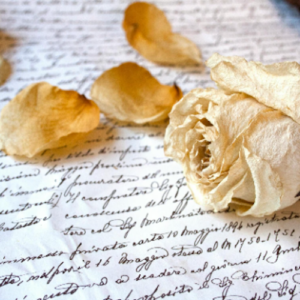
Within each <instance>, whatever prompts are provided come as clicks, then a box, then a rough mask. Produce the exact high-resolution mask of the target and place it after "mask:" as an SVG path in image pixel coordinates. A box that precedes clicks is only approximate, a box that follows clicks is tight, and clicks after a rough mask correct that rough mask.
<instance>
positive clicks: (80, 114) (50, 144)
mask: <svg viewBox="0 0 300 300" xmlns="http://www.w3.org/2000/svg"><path fill="white" fill-rule="evenodd" d="M99 114H100V111H99V108H98V107H97V105H96V104H95V103H94V102H93V101H90V100H87V99H86V98H85V97H84V96H83V95H80V94H78V93H77V92H75V91H64V90H61V89H59V88H58V87H55V86H52V85H50V84H49V83H46V82H40V83H35V84H32V85H30V86H28V87H26V88H25V89H24V90H22V91H21V92H20V93H19V94H18V95H17V96H16V97H15V98H14V99H12V100H11V101H10V102H9V103H8V104H7V105H6V106H5V107H4V108H3V109H2V111H1V114H0V149H2V150H4V151H5V152H6V153H7V154H9V155H15V154H16V155H24V156H27V157H32V156H34V155H36V154H37V153H39V152H41V151H43V150H45V149H49V148H55V147H57V145H59V143H60V139H61V138H65V137H67V136H69V135H72V134H74V133H83V132H88V131H91V130H92V129H94V128H95V127H96V126H97V125H98V123H99Z"/></svg>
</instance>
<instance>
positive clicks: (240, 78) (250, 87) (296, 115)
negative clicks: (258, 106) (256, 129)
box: [206, 53, 300, 124]
mask: <svg viewBox="0 0 300 300" xmlns="http://www.w3.org/2000/svg"><path fill="white" fill-rule="evenodd" d="M206 64H207V66H208V67H210V68H211V78H212V79H213V80H214V81H215V82H216V83H217V85H218V86H219V87H221V88H222V89H223V90H225V91H229V92H242V93H245V94H248V95H250V96H252V97H253V98H255V99H256V100H257V101H259V102H261V103H263V104H264V105H266V106H269V107H272V108H274V109H277V110H279V111H281V112H283V113H284V114H286V115H287V116H290V117H291V118H293V119H294V120H295V121H296V122H297V123H299V124H300V109H299V107H300V97H299V95H300V65H299V64H298V63H296V62H282V63H275V64H271V65H263V64H261V63H259V62H253V61H250V62H248V61H246V60H245V59H244V58H242V57H238V56H231V57H224V56H221V55H219V54H217V53H215V54H214V55H212V57H211V58H210V59H209V60H208V61H207V63H206Z"/></svg>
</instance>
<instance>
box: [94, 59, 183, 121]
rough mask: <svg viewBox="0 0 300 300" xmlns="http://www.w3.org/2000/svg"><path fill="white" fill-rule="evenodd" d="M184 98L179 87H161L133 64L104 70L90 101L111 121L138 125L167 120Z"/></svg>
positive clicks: (141, 68)
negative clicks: (175, 106) (178, 102)
mask: <svg viewBox="0 0 300 300" xmlns="http://www.w3.org/2000/svg"><path fill="white" fill-rule="evenodd" d="M181 97H182V92H181V90H180V88H179V87H177V86H176V85H174V86H168V85H162V84H160V83H159V82H158V81H157V80H156V79H155V78H154V77H153V76H152V75H151V74H150V73H149V72H148V71H147V70H146V69H145V68H143V67H141V66H139V65H137V64H135V63H132V62H127V63H123V64H121V65H120V66H118V67H115V68H112V69H110V70H107V71H105V72H104V73H103V74H102V75H101V76H100V77H98V79H97V80H96V81H95V82H94V84H93V86H92V89H91V98H92V99H93V100H94V101H95V102H96V103H97V105H98V106H99V107H100V109H101V112H103V113H104V114H105V115H107V116H108V117H109V118H114V119H117V120H120V121H129V122H134V123H138V124H142V123H146V122H157V121H161V120H164V119H166V118H167V117H168V114H169V112H170V111H171V108H172V106H173V105H174V104H175V103H176V102H177V101H178V100H179V99H180V98H181Z"/></svg>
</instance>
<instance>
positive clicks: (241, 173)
mask: <svg viewBox="0 0 300 300" xmlns="http://www.w3.org/2000/svg"><path fill="white" fill-rule="evenodd" d="M299 149H300V126H299V124H297V123H296V122H295V121H293V120H292V119H291V118H289V117H287V116H285V115H283V114H282V113H281V112H280V111H276V110H274V109H271V108H269V107H266V106H265V105H263V104H261V103H259V102H257V101H256V100H255V99H253V98H251V97H249V96H247V95H246V94H243V93H231V94H226V93H225V92H224V91H220V90H213V89H209V90H202V89H198V90H194V91H192V92H190V93H189V94H187V95H186V96H185V97H183V99H182V100H181V101H180V102H179V103H177V104H176V105H175V106H174V107H173V110H172V112H171V114H170V124H169V126H168V128H167V130H166V136H165V153H166V155H168V156H170V157H173V158H174V159H175V160H176V161H178V162H179V163H181V164H182V166H183V170H184V174H185V176H186V179H187V184H188V186H189V188H190V190H191V192H192V194H193V197H194V199H195V201H196V202H198V203H199V204H201V206H203V207H204V208H207V209H213V210H215V211H220V210H223V209H226V208H227V207H228V205H231V204H234V205H235V207H236V208H237V213H238V214H240V215H243V216H244V215H253V216H256V217H261V216H264V215H268V214H271V213H273V212H274V211H276V210H278V209H281V208H284V207H287V206H289V205H291V204H293V203H294V202H296V201H297V198H298V197H295V196H296V195H297V194H298V192H299V191H300V151H299Z"/></svg>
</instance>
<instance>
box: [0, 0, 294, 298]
mask: <svg viewBox="0 0 300 300" xmlns="http://www.w3.org/2000/svg"><path fill="white" fill-rule="evenodd" d="M129 3H131V1H125V0H114V1H109V0H107V1H104V0H102V1H101V0H89V1H88V0H85V1H75V0H74V1H71V0H70V1H67V0H66V1H63V0H47V1H39V0H32V1H25V0H24V1H21V0H10V1H8V0H7V1H4V0H3V1H1V3H0V20H1V31H0V51H1V54H2V55H3V56H4V57H5V59H6V60H7V61H8V62H9V63H10V65H11V70H12V72H11V76H10V77H9V78H8V81H7V82H6V83H5V84H4V85H2V86H1V87H0V108H2V107H3V106H4V105H5V104H6V103H7V102H8V101H9V100H10V99H11V98H13V97H14V96H15V95H16V93H17V92H18V91H19V90H20V89H22V88H24V87H25V86H27V85H28V84H31V83H33V82H37V81H48V82H49V83H51V84H54V85H58V86H59V87H60V88H63V89H75V90H77V91H79V92H80V93H83V94H86V95H87V96H89V90H90V87H91V85H92V83H93V81H94V80H95V79H96V78H97V77H98V76H99V75H100V74H101V73H102V72H103V71H104V70H106V69H108V68H111V67H113V66H116V65H118V64H120V63H122V62H124V61H135V62H138V63H139V64H141V65H143V66H144V67H146V68H148V69H149V70H150V71H151V72H152V74H153V75H155V76H156V77H157V78H158V80H160V82H162V83H164V84H172V83H174V82H176V84H178V85H179V86H180V87H181V88H182V89H183V91H184V92H187V91H189V90H191V89H192V88H196V87H207V86H213V83H212V82H211V80H210V79H209V75H208V70H203V69H201V68H200V67H193V68H190V67H189V68H173V67H172V68H168V67H161V66H159V65H155V64H153V63H150V62H148V61H146V60H145V59H144V58H142V57H141V56H140V55H139V54H137V53H136V52H135V50H133V49H132V48H131V47H130V46H129V45H128V44H127V42H126V39H125V35H124V33H123V31H122V28H121V23H122V19H123V11H124V9H125V8H126V7H127V5H128V4H129ZM153 3H155V4H156V5H158V6H159V7H160V8H161V9H163V10H164V11H165V13H166V15H167V17H168V19H169V20H170V22H171V23H172V26H173V29H174V31H175V32H179V33H180V34H182V35H184V36H187V37H188V38H189V39H191V40H193V41H194V42H195V43H196V44H197V45H198V46H199V47H200V48H201V50H202V53H203V57H204V59H205V60H206V59H207V58H208V57H209V56H210V55H211V54H212V53H214V52H219V53H221V54H223V55H241V56H244V57H245V58H246V59H250V60H260V61H262V62H264V63H271V62H275V61H282V60H296V61H298V62H299V61H300V52H299V42H300V16H299V14H298V11H297V10H295V9H293V8H291V7H290V6H288V5H287V4H285V3H284V2H282V1H279V0H277V1H269V0H255V1H251V2H249V1H246V0H241V1H231V0H215V1H206V0H198V1H197V0H194V1H192V0H190V1H168V0H161V1H153ZM166 126H167V121H166V122H162V123H161V124H157V125H148V124H146V125H132V124H126V123H119V122H116V121H113V120H109V119H106V118H105V117H104V116H103V115H101V123H100V124H99V126H98V127H97V129H96V130H94V131H93V132H91V133H90V134H89V135H88V136H87V137H86V139H85V140H84V141H82V142H81V143H80V144H78V145H75V146H74V145H73V146H71V147H62V148H60V149H57V150H48V151H44V152H43V153H41V155H39V156H37V157H36V158H33V159H30V160H26V159H23V158H20V157H8V156H6V155H5V154H4V153H1V157H0V240H1V243H0V246H1V247H0V299H1V300H16V299H17V300H25V299H26V300H41V299H43V300H47V299H56V298H57V299H68V300H69V299H70V300H72V299H74V300H77V299H97V300H98V299H99V300H104V299H106V300H117V299H121V300H134V299H139V300H155V299H165V298H166V299H168V298H170V299H214V300H217V299H228V300H229V299H239V300H250V299H251V300H258V299H260V300H267V299H284V300H288V299H299V297H300V262H299V252H300V240H299V236H300V230H299V221H300V220H299V218H300V205H299V203H297V204H296V205H294V206H293V207H290V208H288V209H285V210H284V211H281V212H277V213H275V214H274V215H271V216H268V217H265V218H260V219H256V218H251V217H247V218H240V217H237V216H236V215H235V213H234V212H233V211H231V210H227V211H224V212H221V213H213V212H212V211H204V210H202V209H201V208H200V207H199V206H197V205H196V204H195V203H194V201H193V200H192V198H191V195H190V193H189V191H188V189H187V187H186V184H185V180H184V177H183V174H182V171H181V167H180V166H179V165H177V164H176V163H174V162H173V161H172V160H171V159H169V158H166V157H165V156H164V153H163V136H164V131H165V128H166ZM295 197H300V196H299V195H295Z"/></svg>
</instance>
